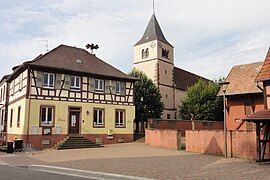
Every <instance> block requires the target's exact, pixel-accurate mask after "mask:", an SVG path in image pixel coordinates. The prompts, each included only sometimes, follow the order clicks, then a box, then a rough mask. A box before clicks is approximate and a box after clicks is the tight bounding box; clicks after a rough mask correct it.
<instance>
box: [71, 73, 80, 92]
mask: <svg viewBox="0 0 270 180" xmlns="http://www.w3.org/2000/svg"><path fill="white" fill-rule="evenodd" d="M70 80H71V85H70V87H71V89H76V90H79V89H80V88H81V77H79V76H71V77H70Z"/></svg>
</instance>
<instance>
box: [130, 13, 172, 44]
mask: <svg viewBox="0 0 270 180" xmlns="http://www.w3.org/2000/svg"><path fill="white" fill-rule="evenodd" d="M153 40H159V41H161V42H163V43H165V44H167V45H170V46H172V45H171V44H170V43H169V42H168V41H167V40H166V38H165V36H164V34H163V32H162V30H161V28H160V26H159V23H158V21H157V18H156V16H155V14H153V15H152V17H151V19H150V21H149V23H148V25H147V27H146V29H145V31H144V34H143V36H142V38H141V39H140V40H139V41H138V42H137V43H136V44H135V46H137V45H140V44H144V43H147V42H150V41H153ZM172 47H173V46H172Z"/></svg>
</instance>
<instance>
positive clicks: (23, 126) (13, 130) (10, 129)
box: [7, 98, 28, 134]
mask: <svg viewBox="0 0 270 180" xmlns="http://www.w3.org/2000/svg"><path fill="white" fill-rule="evenodd" d="M19 106H21V113H20V126H19V127H17V120H18V107H19ZM27 107H28V100H26V99H25V98H23V99H21V100H19V101H17V102H14V103H12V104H10V105H9V106H8V120H7V133H9V134H25V133H26V127H27V122H26V121H25V119H26V117H27ZM11 109H13V118H12V127H10V117H11Z"/></svg>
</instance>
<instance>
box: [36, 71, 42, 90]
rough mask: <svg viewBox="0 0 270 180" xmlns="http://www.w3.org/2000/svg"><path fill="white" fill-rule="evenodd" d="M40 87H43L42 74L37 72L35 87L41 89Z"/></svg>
mask: <svg viewBox="0 0 270 180" xmlns="http://www.w3.org/2000/svg"><path fill="white" fill-rule="evenodd" d="M42 86H43V72H41V71H37V76H36V87H42Z"/></svg>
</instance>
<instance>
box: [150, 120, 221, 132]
mask: <svg viewBox="0 0 270 180" xmlns="http://www.w3.org/2000/svg"><path fill="white" fill-rule="evenodd" d="M148 122H149V125H148V127H149V128H155V129H175V130H180V131H181V132H182V133H181V135H182V136H185V131H187V130H192V121H190V120H178V119H177V120H159V119H157V120H155V119H150V120H149V121H148ZM193 126H194V130H203V129H223V122H220V121H193Z"/></svg>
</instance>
